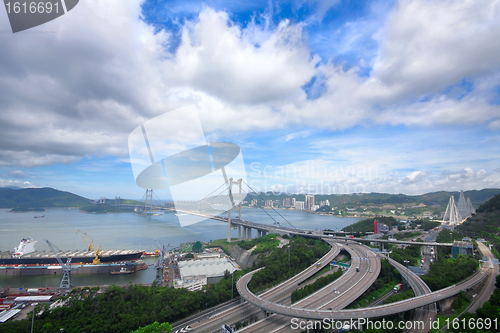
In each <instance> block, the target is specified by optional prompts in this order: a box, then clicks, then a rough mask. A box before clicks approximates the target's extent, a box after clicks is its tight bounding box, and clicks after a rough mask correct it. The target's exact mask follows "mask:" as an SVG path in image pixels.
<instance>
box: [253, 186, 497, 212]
mask: <svg viewBox="0 0 500 333" xmlns="http://www.w3.org/2000/svg"><path fill="white" fill-rule="evenodd" d="M499 193H500V189H498V188H487V189H483V190H479V191H478V190H472V191H464V194H465V197H466V198H470V200H471V202H472V204H473V205H474V207H478V206H479V205H481V204H482V203H483V202H485V201H486V200H488V199H490V198H491V197H493V196H494V195H496V194H499ZM452 195H453V196H455V200H456V201H458V198H459V196H460V192H448V191H439V192H431V193H426V194H422V195H406V194H388V193H354V194H330V195H315V196H314V202H315V203H316V204H319V203H320V201H325V200H328V201H330V206H332V207H339V208H344V207H349V206H363V205H383V204H393V205H398V204H403V203H408V204H411V203H417V204H418V203H423V204H425V205H427V206H432V205H439V206H444V207H446V205H447V204H448V201H449V200H450V196H452ZM259 196H260V197H259ZM286 198H295V199H296V200H300V201H304V200H305V195H304V194H273V193H271V192H269V193H259V194H258V195H257V194H249V195H248V196H247V198H246V199H245V200H246V201H248V202H250V201H251V200H252V199H257V200H258V201H259V204H260V202H262V201H264V200H273V201H275V200H278V201H282V200H283V199H286Z"/></svg>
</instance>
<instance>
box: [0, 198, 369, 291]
mask: <svg viewBox="0 0 500 333" xmlns="http://www.w3.org/2000/svg"><path fill="white" fill-rule="evenodd" d="M266 212H267V213H269V214H271V215H272V216H273V218H274V219H275V220H276V221H279V222H280V223H281V225H283V226H288V227H290V225H289V224H288V223H287V222H286V221H285V220H283V219H282V218H281V217H280V216H279V215H277V214H276V213H274V212H273V211H272V210H266ZM266 212H264V211H262V210H261V209H253V208H243V210H242V215H243V219H244V220H248V221H253V222H259V223H265V224H269V225H272V224H273V222H274V221H273V220H272V219H271V218H270V217H269V216H268V215H267V214H266ZM279 213H280V214H281V215H282V216H283V217H284V218H285V219H286V220H288V221H289V222H290V223H291V224H293V226H295V227H296V228H304V229H312V230H315V229H331V230H340V229H342V228H344V227H345V226H347V225H350V224H352V223H354V222H356V221H358V220H359V218H339V217H333V216H321V215H314V214H309V213H305V212H302V211H293V210H279ZM40 215H44V216H45V217H43V218H34V216H40ZM76 229H79V230H81V231H85V232H86V233H87V234H88V235H89V236H90V237H91V238H92V239H93V240H94V245H96V246H99V245H101V246H102V249H103V250H106V249H109V250H111V249H128V250H132V249H140V250H146V251H154V250H155V249H157V248H158V246H157V245H156V243H155V242H154V238H156V239H157V240H158V242H159V243H160V244H170V245H171V246H172V247H177V246H179V245H180V243H185V242H193V241H201V242H208V241H210V240H214V239H221V238H225V237H226V234H227V224H226V223H224V222H218V221H214V220H205V221H203V222H200V223H197V224H193V225H190V226H186V227H180V225H179V222H178V220H177V217H176V216H175V213H173V212H165V213H162V214H160V215H150V216H146V215H135V214H133V213H114V214H87V213H81V212H79V211H78V210H76V209H62V208H61V209H52V208H50V209H48V210H47V211H46V212H43V213H41V212H33V213H10V212H9V210H8V209H0V251H13V249H14V247H16V246H17V245H18V244H19V241H20V240H21V239H22V238H23V237H31V238H33V239H34V240H36V241H38V242H37V244H36V246H35V249H36V250H38V251H50V248H49V247H48V245H47V244H46V242H45V241H44V239H48V240H49V241H50V242H51V243H53V244H55V245H56V246H57V247H59V248H60V249H61V250H83V249H84V248H85V245H84V243H83V241H82V239H81V238H80V236H79V235H78V233H77V231H76ZM253 236H254V237H255V231H254V232H253ZM232 237H237V230H232ZM156 260H157V258H147V259H146V262H147V263H148V264H150V265H152V264H154V263H155V262H156ZM60 278H61V277H60V276H47V275H43V276H18V277H6V276H0V288H3V287H11V288H19V287H24V288H28V287H30V288H35V287H56V286H59V282H60ZM154 278H155V270H154V267H153V266H150V267H149V268H148V269H147V270H143V271H139V272H136V273H134V274H130V275H121V276H120V275H107V274H79V275H74V276H73V284H74V285H75V286H87V285H104V284H126V283H129V282H132V283H151V282H153V280H154Z"/></svg>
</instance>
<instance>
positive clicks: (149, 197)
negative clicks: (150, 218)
mask: <svg viewBox="0 0 500 333" xmlns="http://www.w3.org/2000/svg"><path fill="white" fill-rule="evenodd" d="M152 207H153V189H146V200H145V201H144V213H145V214H150V213H151V209H152Z"/></svg>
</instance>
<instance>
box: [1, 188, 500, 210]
mask: <svg viewBox="0 0 500 333" xmlns="http://www.w3.org/2000/svg"><path fill="white" fill-rule="evenodd" d="M464 193H465V197H466V198H470V199H471V202H472V204H473V205H474V207H479V206H480V205H481V204H482V203H484V202H485V201H486V200H488V199H490V198H492V197H493V196H495V195H496V194H499V193H500V189H497V188H496V189H495V188H493V189H483V190H479V191H477V190H472V191H465V192H464ZM451 195H453V196H455V200H458V196H459V195H460V192H448V191H440V192H432V193H426V194H422V195H406V194H388V193H358V194H332V195H315V196H314V199H315V203H316V204H319V203H320V201H325V200H329V201H330V205H331V206H332V207H339V208H343V207H349V206H354V205H355V206H362V205H383V204H394V205H397V204H403V203H410V204H411V203H417V204H418V203H423V204H425V205H427V206H432V205H440V206H441V207H443V206H444V207H446V205H447V204H448V200H449V199H450V196H451ZM285 198H295V199H296V200H302V201H303V200H304V194H295V195H294V194H273V193H259V194H249V195H248V196H247V197H246V199H245V200H246V201H247V202H250V201H251V200H252V199H257V200H258V201H260V202H262V201H263V200H273V201H275V200H278V201H279V202H280V201H282V200H283V199H285ZM124 201H127V203H133V204H140V203H139V202H136V201H130V200H124ZM91 203H92V201H91V200H90V199H87V198H84V197H81V196H79V195H76V194H73V193H70V192H65V191H59V190H56V189H53V188H49V187H44V188H24V189H14V188H7V187H0V208H14V207H30V208H33V207H84V206H88V205H90V204H91ZM124 203H125V202H124ZM259 204H260V203H259Z"/></svg>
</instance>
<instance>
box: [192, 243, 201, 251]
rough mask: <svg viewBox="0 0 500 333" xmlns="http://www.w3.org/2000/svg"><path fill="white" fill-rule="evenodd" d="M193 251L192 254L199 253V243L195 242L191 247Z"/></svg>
mask: <svg viewBox="0 0 500 333" xmlns="http://www.w3.org/2000/svg"><path fill="white" fill-rule="evenodd" d="M193 251H194V252H200V251H201V242H199V241H196V242H195V243H194V245H193Z"/></svg>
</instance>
